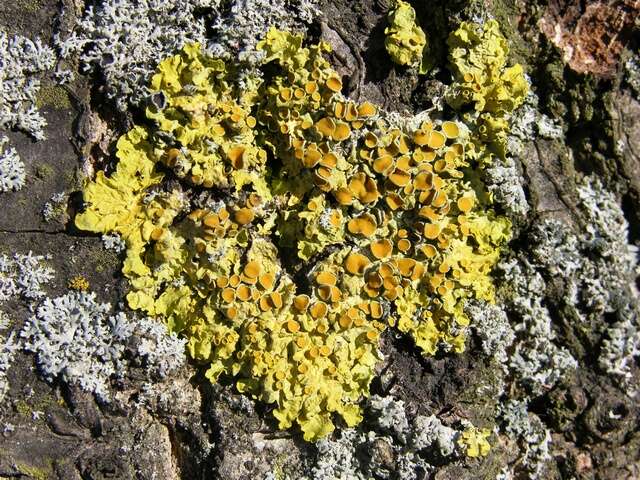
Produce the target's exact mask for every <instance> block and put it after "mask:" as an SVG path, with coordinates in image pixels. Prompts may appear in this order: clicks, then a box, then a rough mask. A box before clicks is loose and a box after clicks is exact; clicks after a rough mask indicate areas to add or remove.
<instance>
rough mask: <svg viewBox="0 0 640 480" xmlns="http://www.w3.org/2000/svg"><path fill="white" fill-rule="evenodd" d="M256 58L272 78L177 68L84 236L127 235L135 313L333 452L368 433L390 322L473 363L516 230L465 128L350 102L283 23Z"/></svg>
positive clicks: (158, 79) (120, 147)
mask: <svg viewBox="0 0 640 480" xmlns="http://www.w3.org/2000/svg"><path fill="white" fill-rule="evenodd" d="M256 48H257V49H258V50H260V51H262V52H263V56H264V59H263V62H264V63H265V64H269V65H270V66H272V67H273V69H274V74H273V75H272V76H270V77H269V78H264V79H262V78H260V77H258V76H251V75H249V76H248V75H247V72H246V71H238V70H237V69H236V68H235V67H234V66H233V65H232V64H230V63H227V62H225V61H224V60H223V59H221V58H215V57H212V56H210V55H209V54H207V53H205V52H204V50H203V49H202V48H201V46H200V45H198V44H190V45H187V46H186V47H185V48H183V49H182V51H181V52H180V53H179V54H177V55H175V56H173V57H169V58H167V59H165V60H164V61H162V62H161V63H160V65H159V66H158V69H157V72H156V74H155V75H154V76H153V78H152V81H151V87H150V88H151V98H152V99H153V101H152V104H151V105H150V106H149V107H148V108H147V111H146V113H147V117H148V119H149V120H150V121H152V122H153V127H151V128H144V127H142V126H136V127H134V128H133V129H132V130H131V131H129V132H128V133H127V134H125V135H123V136H122V137H121V138H120V139H119V141H118V144H117V153H116V155H117V157H118V159H119V162H118V164H117V166H116V169H115V171H114V172H113V173H112V174H111V175H110V176H106V175H105V173H104V172H103V171H100V172H98V174H97V177H96V179H95V180H94V181H90V182H88V183H87V185H86V186H85V189H84V201H85V205H86V208H85V211H84V212H83V213H81V214H79V215H78V216H77V217H76V225H77V226H78V227H79V228H81V229H83V230H88V231H93V232H97V233H102V234H111V233H117V234H118V235H119V236H120V237H121V238H122V240H123V241H124V242H125V243H126V246H127V257H126V260H125V262H124V266H123V273H124V275H125V276H126V277H127V278H128V279H129V282H130V285H131V289H130V291H129V293H128V295H127V300H128V303H129V306H130V307H131V308H134V309H137V310H141V311H143V312H145V313H147V314H149V315H153V316H159V317H161V318H163V319H164V321H165V322H166V324H167V325H168V327H169V329H170V330H171V331H173V332H177V333H180V334H181V335H182V336H184V337H185V338H186V339H187V351H188V352H189V354H190V356H191V357H192V358H193V359H195V360H196V361H197V362H200V363H203V364H206V365H208V370H207V373H206V375H207V377H208V378H209V379H210V380H211V381H217V379H218V377H219V376H220V375H222V374H224V375H226V376H231V377H235V380H236V387H237V388H238V390H239V391H241V392H246V393H247V394H250V395H252V396H254V397H255V398H257V399H260V400H261V401H263V402H265V403H273V404H275V409H274V410H273V414H274V416H275V417H276V418H277V420H278V422H279V426H280V428H283V429H284V428H289V427H290V426H291V425H292V424H293V423H297V424H298V425H299V426H300V428H301V429H302V431H303V432H304V438H305V439H307V440H315V439H318V438H320V437H323V436H325V435H327V434H328V433H329V432H331V431H332V430H333V429H334V424H333V420H332V414H334V413H336V414H339V415H340V416H341V417H342V418H343V419H344V421H345V422H346V423H347V425H349V426H353V425H355V424H357V423H358V422H360V421H361V418H362V416H361V408H360V406H359V404H358V402H359V400H360V399H361V397H363V396H367V395H368V389H369V384H370V382H371V380H372V378H373V376H374V367H375V365H376V363H377V362H378V361H379V360H380V358H381V355H380V352H379V351H378V342H379V337H380V334H381V333H382V332H383V331H384V330H385V329H386V328H387V327H388V326H391V327H395V328H397V329H398V330H399V331H401V332H404V333H406V334H408V335H410V336H411V337H412V338H413V339H414V341H415V343H416V345H417V346H418V347H419V348H420V349H421V350H422V352H423V354H425V355H433V354H435V353H436V352H437V351H438V350H439V349H441V348H442V349H445V350H453V351H456V352H460V351H462V350H463V349H464V341H465V336H466V328H467V326H468V323H469V320H468V317H467V315H466V314H465V312H464V302H465V300H466V299H468V298H477V299H482V300H484V301H488V302H491V301H493V298H494V286H493V283H492V280H491V278H490V277H489V273H490V270H491V268H492V266H493V265H494V264H495V263H496V262H497V260H498V258H499V255H500V252H501V247H502V246H503V245H504V243H505V242H506V241H507V240H508V239H509V237H510V223H509V221H508V220H506V219H505V218H502V217H499V216H498V215H496V214H495V213H494V212H493V210H492V209H491V204H490V199H489V197H488V195H486V193H485V192H484V191H483V187H482V184H481V183H479V182H477V181H471V180H470V177H473V175H474V168H475V167H477V166H478V162H477V155H476V152H477V146H476V143H474V142H472V141H471V140H470V133H469V131H468V130H467V129H466V128H465V127H464V125H462V124H460V123H457V122H453V121H436V120H431V119H429V118H428V117H426V116H422V117H420V119H419V120H416V119H410V118H406V119H398V118H397V117H393V116H387V115H386V114H385V113H384V112H382V111H381V110H380V109H378V108H377V107H376V106H375V105H372V104H371V103H369V102H363V103H355V102H353V101H350V100H348V99H346V98H345V97H343V96H342V95H341V93H340V91H341V88H342V82H341V80H340V78H339V76H338V75H337V73H336V72H334V71H333V70H332V69H331V67H330V66H329V63H328V62H327V60H326V59H325V58H324V53H325V52H327V51H329V50H330V47H329V46H328V45H327V44H325V43H320V44H318V45H311V46H303V37H302V35H298V34H294V33H291V32H285V31H279V30H277V29H275V28H272V29H271V30H269V32H268V33H267V35H266V37H265V38H264V39H263V40H262V41H260V42H259V43H258V44H257V47H256ZM274 158H277V161H273V160H272V159H274ZM166 169H170V170H171V171H172V174H173V175H175V177H177V178H178V179H179V180H180V185H178V184H177V183H176V182H172V183H166V182H164V176H165V173H163V172H165V171H166ZM194 187H195V188H197V189H202V191H203V194H201V195H200V196H198V197H197V198H196V196H195V195H194V194H193V193H192V192H193V191H194V190H193V188H194ZM216 191H221V192H224V196H223V198H224V200H223V201H221V200H220V196H218V195H215V193H214V192H216ZM196 205H197V206H196ZM184 213H186V216H185V215H183V214H184ZM283 252H292V256H291V258H288V254H285V255H283V254H282V253H283ZM298 261H302V262H307V263H306V265H305V267H304V268H305V270H306V275H304V274H303V275H300V274H295V273H294V272H292V271H291V269H295V263H296V262H298Z"/></svg>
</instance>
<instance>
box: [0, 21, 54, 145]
mask: <svg viewBox="0 0 640 480" xmlns="http://www.w3.org/2000/svg"><path fill="white" fill-rule="evenodd" d="M54 62H55V54H54V52H53V50H52V49H51V48H50V47H48V46H46V45H43V44H42V42H41V41H40V39H35V41H32V40H30V39H28V38H25V37H21V36H20V35H14V36H12V37H10V36H9V35H8V34H7V33H6V32H5V31H4V30H1V29H0V65H2V69H0V128H18V129H20V130H22V131H24V132H26V133H28V134H30V135H32V136H33V137H34V138H35V139H36V140H42V139H44V138H45V135H44V127H45V126H46V125H47V122H46V120H45V119H44V117H42V115H40V113H39V112H38V110H37V108H36V98H37V94H38V90H39V88H40V76H41V75H42V74H43V73H44V72H45V71H47V70H50V69H51V68H53V65H54Z"/></svg>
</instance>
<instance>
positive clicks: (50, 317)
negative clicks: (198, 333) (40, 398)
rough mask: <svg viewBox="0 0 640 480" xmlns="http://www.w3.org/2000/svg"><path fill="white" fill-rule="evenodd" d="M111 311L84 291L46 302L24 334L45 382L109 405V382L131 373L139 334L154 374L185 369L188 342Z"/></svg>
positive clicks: (149, 323) (143, 353) (142, 353)
mask: <svg viewBox="0 0 640 480" xmlns="http://www.w3.org/2000/svg"><path fill="white" fill-rule="evenodd" d="M110 310H111V305H109V304H106V303H98V302H97V301H96V294H95V293H87V292H83V291H71V292H69V293H67V294H65V295H63V296H61V297H56V298H53V299H51V298H48V297H46V298H44V300H42V302H41V303H40V305H39V306H38V307H37V309H36V311H35V314H34V315H33V316H32V317H31V318H30V319H29V320H28V321H27V323H26V324H25V326H24V328H23V329H22V330H21V332H20V336H21V337H22V339H23V342H24V344H23V345H24V348H25V349H26V350H27V351H30V352H33V353H35V355H36V361H37V364H38V368H39V371H40V373H41V374H42V375H43V376H44V378H45V379H47V380H48V381H53V380H55V379H58V378H60V379H61V380H63V381H64V382H66V383H69V384H73V385H78V386H79V387H80V388H82V389H83V390H85V391H87V392H92V393H94V394H95V395H96V397H97V398H98V399H99V400H101V401H103V402H108V401H110V399H111V396H112V394H111V390H110V388H109V384H110V381H111V380H112V379H113V378H116V377H120V378H122V377H124V376H125V374H126V372H127V368H128V360H127V356H126V355H125V349H126V348H128V343H129V342H130V341H131V338H132V337H134V336H139V337H141V338H142V340H141V341H140V342H139V344H138V348H137V349H136V356H137V357H138V358H141V359H143V360H144V361H146V362H147V363H148V367H147V369H148V371H149V372H150V373H152V374H155V375H158V376H160V377H162V376H164V375H166V374H167V373H169V372H170V371H172V370H174V369H175V368H177V367H179V366H180V364H181V363H182V361H183V358H184V355H183V349H184V341H183V340H179V339H177V338H176V337H175V335H173V336H170V335H167V334H166V333H163V334H162V335H160V334H159V332H158V331H157V329H155V327H154V326H153V322H152V321H148V320H142V321H135V320H132V319H129V318H127V316H126V315H125V314H124V313H122V312H116V313H114V314H110V313H109V312H110ZM150 342H151V343H150Z"/></svg>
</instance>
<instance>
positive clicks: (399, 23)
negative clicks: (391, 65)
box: [384, 0, 427, 67]
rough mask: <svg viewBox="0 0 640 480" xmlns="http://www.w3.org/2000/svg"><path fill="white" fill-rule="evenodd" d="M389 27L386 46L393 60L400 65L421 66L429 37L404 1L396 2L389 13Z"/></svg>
mask: <svg viewBox="0 0 640 480" xmlns="http://www.w3.org/2000/svg"><path fill="white" fill-rule="evenodd" d="M388 17H389V26H388V27H387V28H385V30H384V33H385V40H384V46H385V48H386V49H387V52H388V53H389V55H390V56H391V59H392V60H393V61H394V62H396V63H397V64H399V65H407V66H411V67H416V66H418V65H420V62H421V61H422V57H423V51H424V49H425V48H426V47H427V36H426V35H425V33H424V31H423V30H422V28H420V26H419V25H418V24H417V23H416V12H415V10H414V9H413V7H412V6H411V5H409V4H408V3H407V2H404V1H403V0H396V2H395V5H394V8H393V9H392V10H391V11H390V12H389V15H388Z"/></svg>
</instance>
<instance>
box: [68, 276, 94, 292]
mask: <svg viewBox="0 0 640 480" xmlns="http://www.w3.org/2000/svg"><path fill="white" fill-rule="evenodd" d="M67 287H69V290H77V291H79V292H86V291H87V290H89V281H88V280H87V279H86V278H85V277H84V276H82V275H76V276H75V277H73V278H72V279H71V280H69V282H68V283H67Z"/></svg>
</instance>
